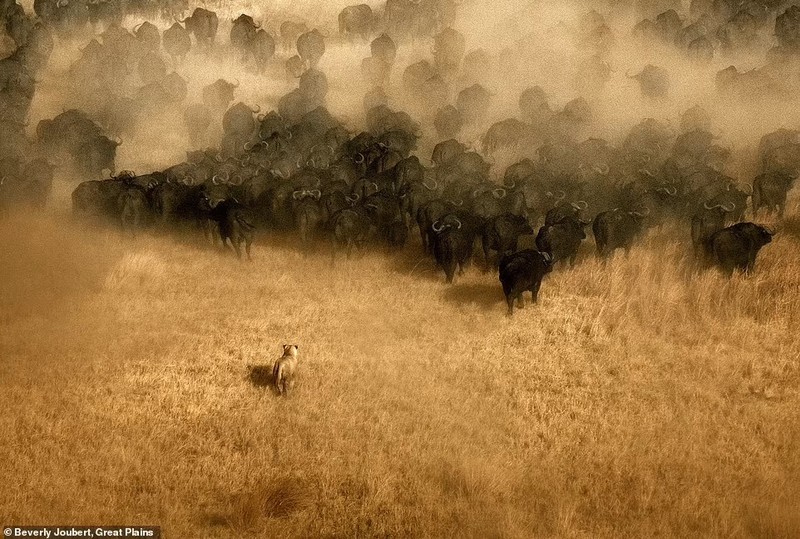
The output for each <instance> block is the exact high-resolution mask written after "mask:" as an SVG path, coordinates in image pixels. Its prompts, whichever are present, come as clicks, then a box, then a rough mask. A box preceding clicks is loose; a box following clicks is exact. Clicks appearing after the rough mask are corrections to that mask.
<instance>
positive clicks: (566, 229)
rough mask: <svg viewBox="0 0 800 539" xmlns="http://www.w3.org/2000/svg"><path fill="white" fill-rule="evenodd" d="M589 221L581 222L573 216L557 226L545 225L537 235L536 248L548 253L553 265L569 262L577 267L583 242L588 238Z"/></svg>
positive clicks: (562, 220)
mask: <svg viewBox="0 0 800 539" xmlns="http://www.w3.org/2000/svg"><path fill="white" fill-rule="evenodd" d="M588 224H589V221H581V220H580V219H576V218H575V217H572V216H566V217H564V218H563V219H561V220H560V221H558V222H557V223H555V224H551V225H548V224H545V225H544V226H542V227H541V228H540V229H539V233H538V234H536V248H537V249H539V251H540V252H542V253H547V254H549V255H550V258H551V259H552V263H553V264H555V263H556V262H562V263H563V264H566V262H567V261H569V265H570V267H573V266H575V259H576V258H577V256H578V249H580V246H581V242H582V241H583V240H584V239H585V238H586V231H585V230H584V229H585V228H586V225H588Z"/></svg>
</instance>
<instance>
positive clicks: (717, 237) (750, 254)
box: [707, 223, 775, 276]
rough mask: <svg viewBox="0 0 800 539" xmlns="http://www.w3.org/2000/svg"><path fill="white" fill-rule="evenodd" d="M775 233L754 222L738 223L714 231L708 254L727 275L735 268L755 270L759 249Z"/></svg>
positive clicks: (746, 270) (708, 245)
mask: <svg viewBox="0 0 800 539" xmlns="http://www.w3.org/2000/svg"><path fill="white" fill-rule="evenodd" d="M774 234H775V233H774V232H772V231H771V230H768V229H767V228H766V227H763V226H760V225H757V224H754V223H736V224H735V225H732V226H729V227H728V228H723V229H722V230H720V231H718V232H716V233H714V234H713V235H712V236H711V237H710V238H709V240H708V243H707V249H708V256H709V259H710V260H711V262H712V263H714V264H715V265H717V266H718V267H719V268H720V269H721V270H722V271H723V272H724V273H725V274H726V275H728V276H730V275H732V274H733V271H734V270H737V269H738V270H741V271H744V272H745V273H750V272H751V271H753V266H754V265H755V263H756V255H758V251H759V250H760V249H761V248H762V247H763V246H765V245H766V244H768V243H769V242H771V241H772V236H773V235H774Z"/></svg>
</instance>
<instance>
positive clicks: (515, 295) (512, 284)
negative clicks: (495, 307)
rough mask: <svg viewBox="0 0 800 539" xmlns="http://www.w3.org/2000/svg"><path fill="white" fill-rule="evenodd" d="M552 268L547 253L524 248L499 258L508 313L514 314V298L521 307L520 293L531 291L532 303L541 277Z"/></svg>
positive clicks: (540, 282) (535, 298)
mask: <svg viewBox="0 0 800 539" xmlns="http://www.w3.org/2000/svg"><path fill="white" fill-rule="evenodd" d="M552 270H553V260H552V258H551V257H550V255H549V254H547V253H540V252H538V251H534V250H533V249H526V250H524V251H519V252H517V253H514V254H511V255H508V256H505V257H503V258H502V259H501V260H500V282H501V283H502V284H503V293H504V294H505V296H506V303H507V304H508V315H509V316H511V315H513V314H514V300H517V301H518V306H519V307H522V306H523V304H524V302H525V300H524V299H523V297H522V294H523V293H524V292H526V291H528V292H530V293H531V296H532V298H533V303H536V301H537V299H538V296H539V288H540V287H541V286H542V278H543V277H544V276H545V275H547V274H548V273H550V272H551V271H552Z"/></svg>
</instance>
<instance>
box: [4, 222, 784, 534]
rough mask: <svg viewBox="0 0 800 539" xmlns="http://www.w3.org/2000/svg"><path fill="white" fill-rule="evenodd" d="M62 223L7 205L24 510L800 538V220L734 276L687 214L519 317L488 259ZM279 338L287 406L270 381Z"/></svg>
mask: <svg viewBox="0 0 800 539" xmlns="http://www.w3.org/2000/svg"><path fill="white" fill-rule="evenodd" d="M58 219H59V221H54V220H51V218H45V219H41V220H32V219H30V218H27V219H23V218H11V219H7V220H5V221H3V222H2V223H0V238H2V240H3V243H4V245H5V246H6V250H5V252H6V253H9V255H7V257H6V260H5V261H4V264H3V272H4V273H3V278H2V280H1V281H0V291H1V292H2V296H0V297H2V298H3V299H4V303H3V309H4V313H10V315H9V316H3V317H2V319H0V324H2V328H1V330H0V358H1V359H0V409H2V410H3V412H2V414H1V415H0V429H2V432H4V433H5V435H4V436H2V437H0V478H2V480H3V482H4V488H3V489H0V515H2V516H3V518H2V520H3V521H4V522H5V523H9V522H13V523H44V522H52V523H67V522H69V523H74V524H81V523H83V524H96V523H102V522H114V523H119V522H129V523H138V524H159V525H161V526H163V527H164V528H165V529H166V530H167V533H168V536H169V537H251V536H252V537H263V536H275V537H353V536H359V537H373V536H392V537H397V536H408V537H412V536H413V537H481V538H483V537H531V536H542V537H547V536H553V537H645V536H656V535H661V536H665V535H666V536H692V537H695V536H726V537H797V536H798V535H800V519H798V515H800V506H799V505H798V500H800V427H798V425H800V422H798V419H800V417H798V416H799V415H800V413H798V411H800V402H798V401H799V399H798V387H799V386H800V371H799V370H798V358H800V342H799V341H798V339H797V335H798V330H800V318H799V317H798V312H800V272H798V271H797V265H796V264H797V260H796V253H797V250H798V248H800V240H798V237H797V235H796V234H794V233H793V232H792V231H791V229H788V228H787V232H786V233H785V234H784V235H783V236H782V237H780V238H778V239H777V240H776V241H775V242H774V243H773V244H772V245H770V246H768V247H767V248H765V250H764V251H763V253H762V255H763V256H762V258H760V260H759V264H758V271H757V273H756V275H754V276H752V277H750V278H744V277H741V276H739V277H735V278H734V279H732V280H731V281H727V280H725V279H723V278H722V277H720V276H719V275H717V274H716V273H714V272H707V273H700V274H696V273H693V272H691V271H689V270H687V267H688V266H689V260H690V258H689V254H688V252H686V248H685V246H684V243H683V242H677V241H673V240H667V239H666V238H667V237H668V235H669V233H670V232H669V231H665V232H664V233H661V234H654V235H653V236H652V237H649V238H648V239H647V241H646V242H645V244H644V245H642V246H641V247H640V248H636V249H634V251H633V252H632V254H631V257H630V258H629V259H627V260H626V259H625V258H624V257H622V256H620V257H618V258H616V259H615V260H613V261H611V262H610V263H609V264H608V265H607V266H604V265H602V264H601V263H599V262H597V261H596V260H594V259H593V257H591V256H590V254H591V253H590V249H589V247H588V246H587V253H586V257H585V258H584V260H583V261H582V263H581V264H580V265H579V267H577V268H575V269H574V270H571V271H562V270H557V271H556V272H555V273H553V274H552V275H550V276H548V278H547V281H546V282H545V284H544V287H543V289H542V294H541V295H540V301H541V303H540V304H539V305H538V306H530V305H528V306H527V307H526V308H525V309H524V310H522V311H519V312H517V314H515V316H514V317H513V319H509V318H507V317H505V316H504V311H505V307H504V303H503V298H502V293H501V291H500V287H499V283H498V282H497V278H496V276H495V274H494V273H483V272H482V271H481V269H480V267H478V268H473V269H472V270H471V271H469V272H468V273H467V275H465V276H464V277H463V278H461V279H460V280H457V283H456V284H455V285H453V286H447V285H445V284H444V282H443V277H442V276H441V275H440V274H439V273H438V272H436V271H435V270H434V268H433V267H432V265H431V264H429V263H428V262H427V261H425V262H422V263H419V259H418V257H417V256H416V250H415V249H416V246H414V247H413V248H409V250H408V251H407V252H406V253H404V254H402V255H398V256H396V257H386V256H384V255H383V254H380V253H374V254H367V255H366V256H364V257H363V258H362V259H360V260H354V261H350V262H345V261H342V262H341V263H340V264H338V265H337V267H336V268H331V267H330V265H329V259H328V256H327V254H326V253H322V254H320V255H318V256H315V255H312V256H310V257H309V258H308V259H303V257H302V256H301V255H299V254H298V253H297V252H296V251H295V250H294V249H292V248H291V247H289V246H287V245H285V244H283V243H280V242H278V241H277V240H274V239H272V238H269V237H266V238H262V239H261V246H260V247H259V248H258V249H257V250H256V251H255V255H256V259H255V262H253V263H252V264H239V263H237V262H236V261H235V260H234V259H233V257H232V256H230V255H221V254H218V253H217V252H214V251H211V250H208V249H204V248H202V247H198V246H192V245H191V244H187V243H185V242H184V243H177V242H175V241H174V240H171V239H168V238H158V237H147V236H143V237H140V238H139V239H138V240H136V241H134V242H124V243H123V242H122V241H121V240H120V239H119V237H118V236H117V235H116V234H115V233H113V232H91V233H82V232H78V231H77V230H76V229H74V228H73V227H72V225H69V224H67V225H65V224H63V223H62V222H61V221H60V219H61V218H58ZM56 223H58V224H56ZM22 230H24V231H25V232H24V233H20V231H22ZM8 298H11V300H8ZM27 298H30V302H26V301H25V300H26V299H27ZM47 298H53V300H54V301H52V302H50V301H48V300H47ZM9 309H10V310H9ZM284 342H296V343H298V344H300V353H301V367H300V373H299V378H298V384H297V387H296V390H295V392H294V393H293V395H292V397H291V398H289V399H281V398H278V397H276V396H275V395H274V393H273V392H272V391H270V390H269V389H268V388H266V387H262V385H263V384H257V383H254V382H255V381H256V380H254V379H253V378H252V376H253V375H252V372H253V369H254V368H255V369H256V370H257V369H258V368H259V367H260V368H262V369H264V370H267V369H269V366H270V365H271V363H272V361H273V360H274V359H275V357H276V356H277V355H279V353H280V350H281V348H280V346H281V344H283V343H284Z"/></svg>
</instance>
